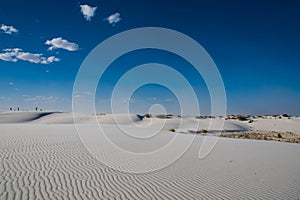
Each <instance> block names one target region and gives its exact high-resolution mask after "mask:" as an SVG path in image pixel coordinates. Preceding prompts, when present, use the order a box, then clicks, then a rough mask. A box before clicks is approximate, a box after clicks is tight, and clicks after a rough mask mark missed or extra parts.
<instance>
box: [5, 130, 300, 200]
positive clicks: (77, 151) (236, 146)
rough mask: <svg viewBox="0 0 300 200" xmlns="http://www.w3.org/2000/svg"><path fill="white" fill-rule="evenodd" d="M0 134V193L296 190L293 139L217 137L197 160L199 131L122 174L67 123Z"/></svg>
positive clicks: (232, 195)
mask: <svg viewBox="0 0 300 200" xmlns="http://www.w3.org/2000/svg"><path fill="white" fill-rule="evenodd" d="M0 137H1V140H0V148H1V151H0V158H1V164H0V170H1V171H0V173H1V179H0V180H1V183H0V186H1V187H0V199H272V200H273V199H284V200H286V199H297V198H299V197H300V196H299V192H300V167H299V166H300V156H299V155H300V145H295V144H284V143H276V142H265V141H248V140H231V139H226V138H225V139H221V140H220V142H219V143H218V145H217V146H216V149H215V150H214V151H213V153H212V154H211V155H210V156H208V157H207V158H206V159H204V160H199V159H198V158H197V153H198V151H199V147H200V144H201V142H202V139H203V138H202V137H201V136H199V137H198V138H197V140H196V141H195V143H194V144H193V145H192V147H191V148H190V149H189V150H188V151H187V152H186V154H185V155H184V156H183V157H182V158H180V159H179V160H178V161H177V162H176V163H174V164H172V165H171V166H169V167H167V168H165V169H163V170H160V171H156V172H152V173H146V174H128V173H122V172H119V171H115V170H113V169H111V168H109V167H107V166H105V165H103V164H102V163H100V162H99V161H97V160H95V159H93V157H92V156H91V155H90V154H89V153H88V152H87V150H86V149H85V148H84V146H83V145H82V144H81V142H80V140H79V138H78V136H77V134H76V131H75V129H74V126H73V125H21V124H20V125H0ZM154 162H155V161H154Z"/></svg>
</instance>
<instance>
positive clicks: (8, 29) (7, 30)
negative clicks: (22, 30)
mask: <svg viewBox="0 0 300 200" xmlns="http://www.w3.org/2000/svg"><path fill="white" fill-rule="evenodd" d="M0 29H1V31H3V32H4V33H6V34H9V35H11V34H13V33H17V32H19V30H18V29H16V28H15V27H13V26H7V25H4V24H2V25H1V27H0Z"/></svg>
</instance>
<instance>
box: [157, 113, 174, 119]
mask: <svg viewBox="0 0 300 200" xmlns="http://www.w3.org/2000/svg"><path fill="white" fill-rule="evenodd" d="M155 117H156V118H159V119H169V118H171V117H170V115H164V114H160V115H155Z"/></svg>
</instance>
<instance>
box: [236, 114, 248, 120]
mask: <svg viewBox="0 0 300 200" xmlns="http://www.w3.org/2000/svg"><path fill="white" fill-rule="evenodd" d="M236 119H238V120H240V121H246V120H247V117H246V116H243V115H238V116H237V117H236Z"/></svg>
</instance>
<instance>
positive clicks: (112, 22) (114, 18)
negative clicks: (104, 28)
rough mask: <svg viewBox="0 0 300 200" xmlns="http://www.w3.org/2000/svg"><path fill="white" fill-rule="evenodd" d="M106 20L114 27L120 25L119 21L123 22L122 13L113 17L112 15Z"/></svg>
mask: <svg viewBox="0 0 300 200" xmlns="http://www.w3.org/2000/svg"><path fill="white" fill-rule="evenodd" d="M106 20H107V21H108V23H110V24H112V25H113V26H114V25H115V24H116V23H118V22H119V21H121V18H120V13H118V12H117V13H115V14H113V15H110V16H108V17H107V18H106Z"/></svg>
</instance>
